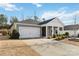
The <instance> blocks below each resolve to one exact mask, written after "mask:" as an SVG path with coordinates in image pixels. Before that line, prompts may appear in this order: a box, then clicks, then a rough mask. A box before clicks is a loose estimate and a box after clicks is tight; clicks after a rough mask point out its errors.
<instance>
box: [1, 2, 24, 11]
mask: <svg viewBox="0 0 79 59" xmlns="http://www.w3.org/2000/svg"><path fill="white" fill-rule="evenodd" d="M0 7H2V8H3V9H5V10H7V11H19V10H22V9H23V8H22V7H20V8H18V7H17V6H16V5H14V4H11V3H0Z"/></svg>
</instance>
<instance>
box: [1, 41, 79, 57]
mask: <svg viewBox="0 0 79 59" xmlns="http://www.w3.org/2000/svg"><path fill="white" fill-rule="evenodd" d="M0 55H5V56H6V55H9V56H39V55H42V56H79V46H75V45H72V44H67V43H63V42H60V41H55V40H51V39H27V40H1V41H0Z"/></svg>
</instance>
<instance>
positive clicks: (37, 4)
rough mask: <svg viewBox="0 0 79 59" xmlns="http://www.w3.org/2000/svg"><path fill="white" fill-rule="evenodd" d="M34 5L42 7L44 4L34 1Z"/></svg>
mask: <svg viewBox="0 0 79 59" xmlns="http://www.w3.org/2000/svg"><path fill="white" fill-rule="evenodd" d="M32 4H33V5H35V6H36V7H42V4H39V3H32Z"/></svg>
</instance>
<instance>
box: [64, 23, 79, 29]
mask: <svg viewBox="0 0 79 59" xmlns="http://www.w3.org/2000/svg"><path fill="white" fill-rule="evenodd" d="M73 29H79V24H76V25H66V26H64V30H73Z"/></svg>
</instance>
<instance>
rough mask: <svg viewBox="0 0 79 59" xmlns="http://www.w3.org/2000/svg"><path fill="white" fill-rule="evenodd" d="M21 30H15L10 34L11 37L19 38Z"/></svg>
mask: <svg viewBox="0 0 79 59" xmlns="http://www.w3.org/2000/svg"><path fill="white" fill-rule="evenodd" d="M19 36H20V34H19V32H17V31H16V30H13V31H12V33H11V35H10V39H19Z"/></svg>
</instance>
